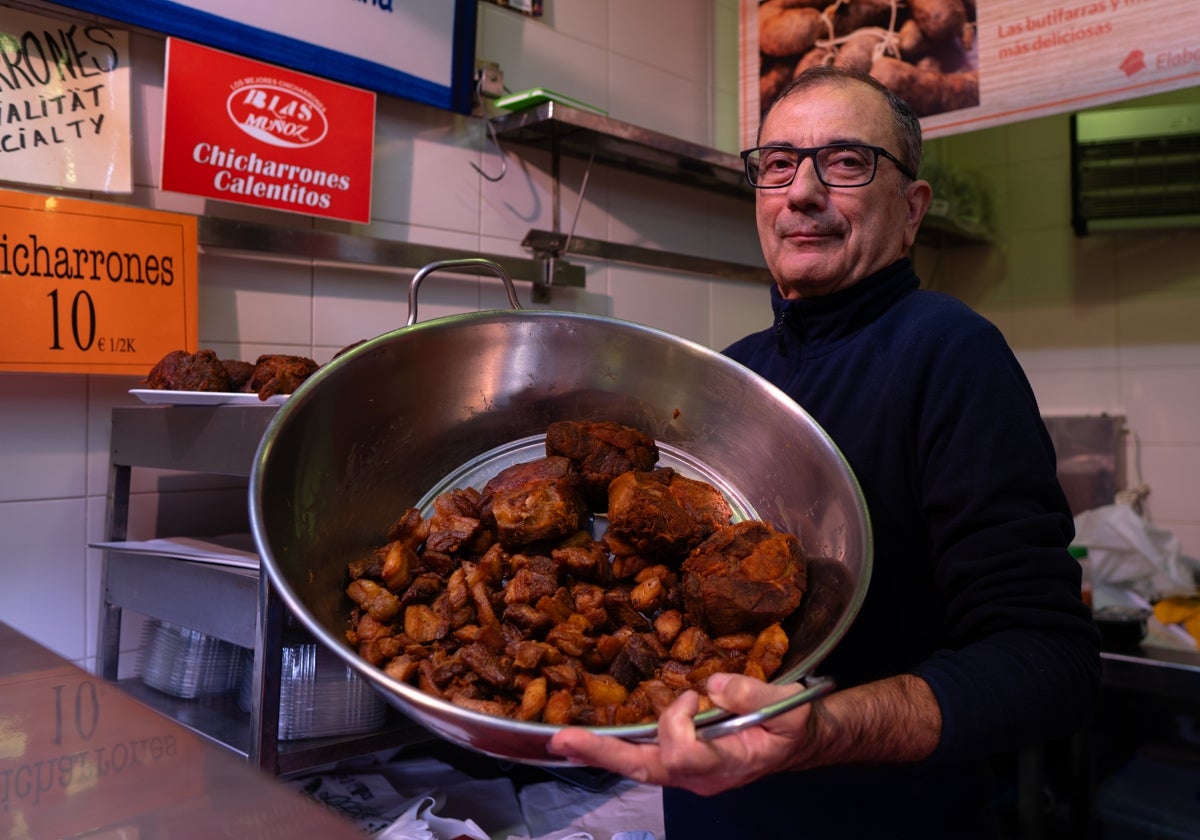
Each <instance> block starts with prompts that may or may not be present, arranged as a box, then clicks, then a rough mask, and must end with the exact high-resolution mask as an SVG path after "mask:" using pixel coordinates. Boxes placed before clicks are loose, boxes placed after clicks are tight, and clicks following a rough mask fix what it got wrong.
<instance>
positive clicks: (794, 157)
mask: <svg viewBox="0 0 1200 840" xmlns="http://www.w3.org/2000/svg"><path fill="white" fill-rule="evenodd" d="M881 157H885V158H887V159H888V160H890V161H891V162H892V163H894V164H895V165H896V168H897V169H899V170H900V171H901V172H902V173H903V174H904V175H906V176H908V177H909V178H910V179H912V180H914V181H915V180H916V179H917V176H916V175H914V174H913V173H912V171H910V170H909V168H908V167H907V166H905V165H904V164H903V163H902V162H901V161H900V159H899V158H897V157H896V156H895V155H893V154H892V153H891V152H889V151H888V150H887V149H884V148H882V147H880V146H861V145H857V144H850V145H846V144H842V143H839V144H837V145H833V146H813V147H811V148H808V149H799V148H796V147H795V146H757V147H755V148H753V149H746V151H744V152H742V160H743V161H744V162H745V164H746V180H747V181H749V182H750V184H751V186H753V187H755V188H757V189H760V190H771V189H778V188H779V187H786V186H788V185H789V184H791V183H792V181H794V180H796V173H797V172H798V171H799V170H800V164H801V163H802V162H803V161H804V159H805V158H812V160H813V169H814V170H815V171H816V173H817V180H819V181H820V182H821V183H822V184H824V185H825V186H827V187H865V186H866V185H867V184H869V183H871V182H872V181H873V180H875V171H876V170H877V169H878V168H879V158H881Z"/></svg>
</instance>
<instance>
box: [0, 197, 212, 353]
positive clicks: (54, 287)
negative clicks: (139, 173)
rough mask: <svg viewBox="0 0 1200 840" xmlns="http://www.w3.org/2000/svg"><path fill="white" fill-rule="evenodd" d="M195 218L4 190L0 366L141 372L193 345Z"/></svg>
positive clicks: (0, 205)
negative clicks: (174, 351) (173, 351)
mask: <svg viewBox="0 0 1200 840" xmlns="http://www.w3.org/2000/svg"><path fill="white" fill-rule="evenodd" d="M196 231H197V223H196V218H195V217H194V216H187V215H183V214H179V213H164V212H161V211H157V210H145V209H141V208H136V207H127V206H123V205H117V204H106V203H101V202H92V201H83V200H78V199H70V198H62V197H58V196H47V195H33V194H30V193H20V192H12V191H7V190H0V313H2V314H0V324H2V328H0V370H9V371H27V372H35V373H107V374H133V375H138V376H145V375H146V373H147V372H148V371H149V370H150V368H151V367H153V366H154V364H155V363H156V362H158V361H159V359H161V358H162V357H163V356H165V355H166V354H167V353H169V352H170V351H172V350H187V351H188V352H195V351H196V349H197V343H198V337H197V301H196V271H197V263H198V258H197V234H196Z"/></svg>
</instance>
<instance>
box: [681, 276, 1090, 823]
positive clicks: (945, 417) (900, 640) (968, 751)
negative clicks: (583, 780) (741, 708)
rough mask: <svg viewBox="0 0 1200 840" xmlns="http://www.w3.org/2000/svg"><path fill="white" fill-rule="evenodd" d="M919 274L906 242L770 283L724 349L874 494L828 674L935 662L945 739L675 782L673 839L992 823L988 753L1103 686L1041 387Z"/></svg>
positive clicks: (856, 677) (1066, 718) (1054, 728)
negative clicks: (725, 784) (797, 279)
mask: <svg viewBox="0 0 1200 840" xmlns="http://www.w3.org/2000/svg"><path fill="white" fill-rule="evenodd" d="M919 285H920V283H919V280H918V278H917V276H916V274H915V273H914V271H913V268H912V265H911V263H910V262H909V261H908V260H907V259H905V260H901V261H899V262H897V263H895V264H893V265H892V266H890V267H889V268H887V269H884V270H883V271H881V272H879V273H877V274H875V275H873V276H871V277H868V278H866V279H864V280H863V281H862V282H860V283H858V284H856V285H855V286H853V287H851V288H848V289H845V290H842V291H840V292H837V293H835V294H832V295H829V296H826V297H822V298H815V299H807V300H784V299H783V298H782V297H781V296H780V295H779V292H778V289H775V288H774V287H773V288H772V302H773V307H774V311H775V324H774V326H773V327H772V328H770V329H767V330H764V331H762V332H759V333H756V334H753V335H750V336H747V337H746V338H744V339H742V340H741V341H739V342H737V343H735V344H733V345H732V346H731V347H729V348H728V349H727V350H726V351H725V353H726V354H727V355H728V356H730V357H731V358H733V359H735V360H737V361H739V362H741V363H743V364H745V365H746V366H747V367H749V368H750V369H752V370H754V371H756V372H757V373H759V374H760V375H762V376H763V377H765V378H766V379H768V380H769V381H771V382H772V383H773V384H774V385H776V386H778V387H779V388H781V389H782V390H783V391H785V392H787V394H788V395H789V396H791V397H792V398H793V399H795V400H796V401H797V402H798V403H799V404H800V405H801V406H803V407H804V408H805V409H806V410H807V411H808V412H809V413H810V414H811V415H812V416H813V418H814V419H815V420H816V421H817V422H818V423H819V424H820V425H821V426H822V428H824V429H825V430H826V431H827V432H828V433H829V435H830V436H831V437H832V438H833V440H834V441H835V442H836V443H837V445H838V447H839V448H840V449H841V451H842V453H843V454H844V455H845V457H846V459H847V461H848V462H849V464H850V466H851V468H852V469H853V470H854V473H855V475H856V476H857V478H858V480H859V482H860V483H861V485H862V489H863V494H864V496H865V498H866V501H867V507H868V510H869V512H870V517H871V525H872V529H873V532H874V540H875V558H874V568H873V572H872V577H871V582H870V586H869V589H868V593H867V597H866V600H865V602H864V605H863V608H862V610H861V612H860V614H859V616H858V618H857V619H856V621H855V623H854V625H853V626H852V627H851V629H850V631H849V633H848V634H847V635H846V637H845V639H844V640H843V641H842V642H841V643H840V644H839V645H838V647H837V648H836V649H835V650H834V651H833V653H832V654H831V655H830V656H829V658H828V659H827V660H826V661H825V662H824V663H823V664H822V666H821V667H820V669H819V670H820V672H822V673H825V674H829V675H831V676H833V677H834V678H835V679H836V680H837V682H838V684H839V685H841V686H843V687H844V686H850V685H854V684H857V683H861V682H866V681H869V680H873V679H877V678H881V677H887V676H891V675H895V674H899V673H913V674H917V675H919V676H921V677H922V678H923V679H925V680H926V681H927V682H928V683H929V685H930V686H931V687H932V689H933V692H934V694H935V696H936V697H937V700H938V703H939V705H940V707H941V710H942V719H943V731H942V738H941V742H940V744H939V746H938V748H937V750H936V752H935V754H934V755H933V756H931V757H930V758H929V759H927V760H926V761H923V762H920V763H918V764H909V765H900V766H881V767H874V768H827V769H822V770H817V771H808V772H803V773H787V774H779V775H777V776H774V777H771V778H769V779H765V780H762V781H760V782H756V783H754V784H752V785H749V786H747V787H746V788H743V789H741V790H738V791H732V792H730V793H728V794H722V795H720V796H717V797H711V798H707V799H705V798H701V797H696V796H692V795H690V794H686V793H682V792H680V791H673V790H672V791H667V792H666V795H665V801H666V810H667V829H668V835H669V837H671V838H672V840H675V838H683V837H687V838H698V837H722V836H727V835H726V834H725V833H724V832H729V831H735V832H737V833H736V834H731V835H728V836H746V837H753V836H763V837H765V836H789V837H808V836H813V837H828V836H845V837H862V836H867V832H870V833H871V836H880V837H902V836H911V837H922V838H930V837H939V836H946V837H978V836H988V833H987V823H988V820H989V817H988V814H987V800H988V797H989V795H990V792H989V787H988V777H987V773H986V762H987V758H988V757H989V756H990V755H992V754H995V753H999V752H1004V751H1007V750H1012V749H1015V748H1016V747H1018V746H1020V745H1023V744H1028V743H1035V742H1039V741H1042V740H1046V739H1050V738H1054V737H1058V736H1062V735H1065V734H1068V733H1070V732H1072V731H1074V730H1075V729H1077V728H1079V726H1080V725H1081V724H1082V723H1083V722H1084V721H1085V719H1086V716H1087V714H1088V712H1089V710H1090V709H1091V706H1092V704H1093V702H1094V701H1095V698H1096V695H1097V693H1098V691H1099V684H1100V658H1099V637H1098V634H1097V633H1096V630H1095V626H1094V624H1093V623H1092V620H1091V614H1090V612H1089V610H1088V609H1087V608H1086V607H1085V606H1084V605H1083V603H1082V602H1081V601H1080V598H1079V583H1080V570H1079V564H1078V563H1077V562H1076V561H1075V560H1074V559H1073V558H1072V557H1071V556H1070V554H1069V553H1068V552H1067V545H1068V543H1069V542H1070V540H1071V538H1072V536H1073V525H1072V518H1071V513H1070V510H1069V508H1068V506H1067V502H1066V499H1065V497H1064V496H1063V493H1062V489H1061V487H1060V486H1059V483H1058V480H1057V478H1056V474H1055V455H1054V449H1053V445H1052V444H1051V442H1050V438H1049V435H1048V434H1047V432H1046V429H1045V425H1044V423H1043V422H1042V419H1041V415H1040V413H1039V411H1038V406H1037V403H1036V400H1035V398H1034V394H1033V391H1032V389H1031V388H1030V386H1029V383H1028V381H1027V379H1026V378H1025V375H1024V373H1023V372H1022V370H1021V368H1020V366H1019V364H1018V362H1017V360H1016V358H1015V357H1014V355H1013V353H1012V352H1011V350H1010V349H1009V347H1008V345H1007V344H1006V342H1005V341H1004V338H1003V336H1002V335H1001V334H1000V332H999V331H998V330H997V329H996V328H995V327H994V326H993V325H992V324H991V323H989V322H988V321H987V320H985V319H984V318H982V317H980V316H979V315H977V314H976V313H974V312H973V311H972V310H971V309H969V308H968V307H967V306H966V305H964V304H963V303H961V302H960V301H958V300H956V299H954V298H952V297H949V296H947V295H942V294H938V293H935V292H930V291H926V290H921V289H919ZM800 536H801V540H803V534H801V535H800ZM747 815H750V816H752V817H753V819H752V821H751V823H750V824H749V825H747V824H746V823H745V819H746V817H747ZM754 820H760V821H759V822H755V821H754ZM780 826H788V831H787V833H786V835H783V834H780V835H776V834H773V833H772V832H773V831H776V832H777V831H779V830H780ZM806 830H808V831H811V833H806ZM831 832H837V834H836V835H831Z"/></svg>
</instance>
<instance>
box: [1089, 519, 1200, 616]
mask: <svg viewBox="0 0 1200 840" xmlns="http://www.w3.org/2000/svg"><path fill="white" fill-rule="evenodd" d="M1075 543H1076V544H1078V545H1082V546H1085V547H1086V548H1087V563H1088V566H1089V568H1090V572H1091V576H1092V581H1093V583H1094V584H1097V585H1108V586H1113V587H1117V588H1121V589H1128V590H1130V591H1132V592H1136V593H1137V594H1138V595H1141V596H1142V597H1143V598H1145V599H1147V600H1149V601H1154V600H1156V599H1158V598H1164V597H1167V596H1170V595H1191V594H1195V592H1196V582H1195V580H1194V578H1193V576H1192V572H1191V570H1190V569H1189V568H1188V566H1187V564H1185V563H1184V561H1183V558H1182V557H1181V556H1180V552H1179V540H1178V539H1177V538H1176V537H1175V536H1174V535H1173V534H1171V533H1170V532H1169V531H1164V530H1162V529H1161V528H1156V527H1155V526H1154V525H1151V524H1150V523H1149V522H1147V521H1146V520H1145V519H1143V518H1142V517H1141V516H1139V515H1138V514H1137V512H1136V511H1135V510H1134V509H1133V508H1132V507H1130V506H1129V505H1121V504H1118V505H1105V506H1104V507H1098V508H1093V509H1092V510H1085V511H1083V512H1082V513H1080V514H1079V515H1077V516H1076V517H1075Z"/></svg>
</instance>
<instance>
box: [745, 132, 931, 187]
mask: <svg viewBox="0 0 1200 840" xmlns="http://www.w3.org/2000/svg"><path fill="white" fill-rule="evenodd" d="M826 149H867V150H869V151H871V152H874V153H875V165H874V166H873V167H872V168H871V177H870V178H868V179H867V180H865V181H863V182H862V183H861V184H852V185H846V184H831V183H829V182H828V181H826V180H825V176H824V175H823V174H822V173H821V167H820V166H818V165H817V154H818V153H819V152H823V151H825V150H826ZM772 150H773V151H782V152H796V154H797V158H796V168H795V169H793V170H792V177H791V178H789V179H788V180H787V183H785V184H769V185H763V184H756V183H754V179H753V178H751V177H750V155H752V154H754V153H755V152H762V151H772ZM739 157H741V159H742V165H743V169H744V170H745V175H746V181H747V182H748V183H749V184H750V186H752V187H754V189H756V190H781V189H783V188H785V187H790V186H791V185H792V184H793V183H794V182H795V180H796V175H797V174H799V172H800V164H802V163H804V161H805V160H806V159H807V158H812V162H813V174H815V175H816V176H817V180H818V181H820V182H821V183H822V184H824V185H825V186H827V187H831V188H833V189H847V190H856V189H858V188H859V187H865V186H868V185H869V184H870V183H871V182H872V181H874V180H875V176H876V175H878V174H879V159H880V158H881V157H885V158H887V159H888V160H890V161H891V162H892V164H893V165H895V167H896V168H897V169H898V170H900V174H901V175H904V176H905V177H906V178H908V179H909V180H911V181H916V180H917V176H916V175H915V174H914V173H913V171H912V170H910V169H909V168H908V165H907V164H906V163H904V162H903V161H902V160H900V158H898V157H896V156H895V155H894V154H892V153H891V152H889V151H888V150H887V149H885V148H883V146H872V145H870V144H869V143H827V144H825V145H824V146H807V147H801V146H784V145H779V144H776V145H768V146H755V147H753V148H750V149H743V150H742V151H741V152H740V153H739Z"/></svg>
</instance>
